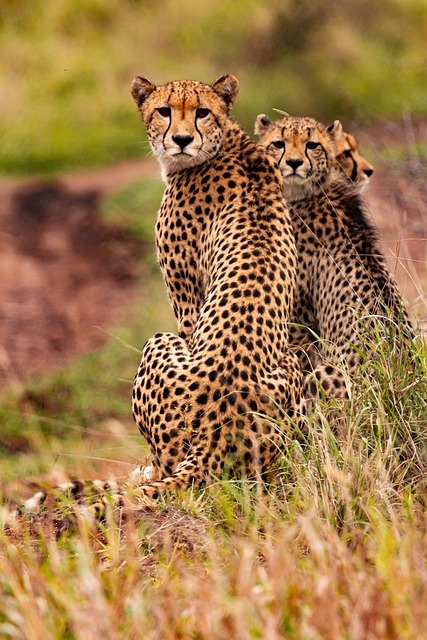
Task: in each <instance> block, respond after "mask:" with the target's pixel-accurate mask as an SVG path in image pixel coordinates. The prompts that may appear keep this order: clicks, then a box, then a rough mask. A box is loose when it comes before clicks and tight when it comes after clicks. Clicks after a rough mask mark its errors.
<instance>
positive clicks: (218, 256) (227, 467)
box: [132, 75, 302, 498]
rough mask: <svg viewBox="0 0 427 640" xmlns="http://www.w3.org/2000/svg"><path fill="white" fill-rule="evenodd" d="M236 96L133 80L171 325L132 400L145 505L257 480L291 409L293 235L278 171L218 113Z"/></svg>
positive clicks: (148, 349)
mask: <svg viewBox="0 0 427 640" xmlns="http://www.w3.org/2000/svg"><path fill="white" fill-rule="evenodd" d="M238 89H239V85H238V81H237V79H236V78H235V77H234V76H231V75H226V76H221V77H220V78H218V80H216V81H215V82H214V83H213V84H212V85H207V84H203V83H201V82H197V81H192V80H184V81H173V82H169V83H167V84H165V85H161V86H156V85H154V84H153V83H152V82H151V81H150V80H148V79H147V78H144V77H141V76H137V77H136V78H135V79H134V81H133V83H132V95H133V98H134V100H135V102H136V104H137V107H138V109H139V111H140V113H141V115H142V119H143V122H144V124H145V127H146V130H147V134H148V140H149V143H150V145H151V148H152V151H153V154H154V156H155V157H156V158H157V160H158V161H159V164H160V167H161V171H162V176H163V179H164V181H165V183H166V188H165V193H164V196H163V200H162V204H161V207H160V210H159V213H158V218H157V223H156V244H157V254H158V261H159V265H160V268H161V271H162V274H163V277H164V281H165V283H166V288H167V292H168V296H169V299H170V302H171V305H172V308H173V311H174V313H175V316H176V320H177V324H178V335H174V334H172V333H157V334H156V335H154V336H153V337H152V338H151V339H149V340H148V342H147V343H146V345H145V347H144V349H143V351H142V356H141V363H140V366H139V369H138V372H137V374H136V377H135V383H134V388H133V394H132V403H133V416H134V419H135V421H136V423H137V425H138V427H139V430H140V432H141V434H142V435H143V436H144V438H145V439H146V440H147V442H148V444H149V447H150V449H151V453H152V456H153V473H152V479H151V481H150V482H149V483H147V484H143V485H142V487H141V490H142V492H143V493H144V495H148V496H149V497H152V498H156V497H158V496H159V495H163V494H164V493H165V492H166V491H168V490H170V489H176V488H187V487H189V486H199V485H201V484H202V483H206V482H209V481H210V480H212V478H220V477H222V476H224V474H227V475H232V476H234V475H244V476H247V477H255V478H259V477H265V474H266V473H267V472H268V471H269V469H270V468H271V466H272V465H273V464H274V462H275V461H276V459H277V458H278V456H279V454H280V452H281V450H282V447H283V442H284V440H285V439H286V437H287V435H289V433H291V432H290V429H291V428H292V422H293V418H294V416H296V415H297V413H298V407H299V402H300V392H301V379H302V374H301V370H300V366H299V361H298V358H297V357H296V355H295V354H294V353H293V351H292V350H290V349H288V334H289V330H288V320H289V318H290V312H291V309H292V307H293V297H294V288H295V282H296V249H295V242H294V236H293V232H292V226H291V221H290V217H289V211H288V208H287V206H286V203H285V200H284V197H283V191H282V186H283V180H282V176H281V173H280V171H279V170H278V168H277V167H276V165H275V163H274V161H273V159H272V158H270V156H269V155H268V154H267V153H266V152H265V151H264V150H263V149H261V148H260V147H259V146H258V145H256V143H255V142H254V141H253V140H252V139H251V138H250V137H249V136H248V134H247V133H246V132H244V131H243V129H241V127H240V126H239V125H238V124H237V123H236V122H235V121H234V120H233V119H232V118H230V117H229V111H230V109H231V107H232V105H233V103H234V100H235V97H236V95H237V92H238ZM272 237H274V242H271V238H272Z"/></svg>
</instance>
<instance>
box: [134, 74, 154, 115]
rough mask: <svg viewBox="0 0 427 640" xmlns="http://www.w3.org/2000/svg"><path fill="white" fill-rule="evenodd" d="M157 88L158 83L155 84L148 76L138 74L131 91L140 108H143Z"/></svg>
mask: <svg viewBox="0 0 427 640" xmlns="http://www.w3.org/2000/svg"><path fill="white" fill-rule="evenodd" d="M155 90H156V85H154V84H153V83H152V82H151V81H150V80H148V78H144V77H143V76H136V77H135V78H134V80H133V82H132V85H131V88H130V91H131V94H132V96H133V99H134V100H135V102H136V104H137V105H138V109H141V107H142V105H143V104H144V102H145V101H146V99H147V98H148V96H149V95H150V93H153V91H155Z"/></svg>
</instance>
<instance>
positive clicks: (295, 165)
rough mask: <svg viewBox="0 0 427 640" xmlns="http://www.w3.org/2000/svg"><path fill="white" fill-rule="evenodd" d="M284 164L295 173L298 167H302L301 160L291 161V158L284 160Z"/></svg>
mask: <svg viewBox="0 0 427 640" xmlns="http://www.w3.org/2000/svg"><path fill="white" fill-rule="evenodd" d="M286 164H288V165H289V166H290V167H291V169H293V170H294V171H296V170H297V169H298V167H300V166H301V165H302V160H293V159H292V158H289V160H286Z"/></svg>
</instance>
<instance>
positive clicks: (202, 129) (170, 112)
mask: <svg viewBox="0 0 427 640" xmlns="http://www.w3.org/2000/svg"><path fill="white" fill-rule="evenodd" d="M238 90H239V84H238V82H237V79H236V78H235V77H234V76H231V75H227V76H221V77H220V78H218V80H217V81H216V82H214V83H213V84H212V85H206V84H203V83H201V82H195V81H192V80H183V81H176V82H170V83H168V84H166V85H162V86H159V87H156V86H155V85H154V84H153V83H152V82H150V80H147V78H143V77H141V76H137V77H136V78H135V79H134V81H133V83H132V89H131V91H132V95H133V98H134V100H135V102H136V103H137V105H138V109H139V110H140V112H141V114H142V118H143V121H144V124H145V126H146V129H147V134H148V139H149V142H150V145H151V148H152V150H153V153H154V155H155V157H156V158H157V160H158V161H159V163H160V165H161V167H162V169H163V171H164V173H165V174H166V175H168V174H172V173H176V172H177V171H180V170H182V169H188V168H190V167H194V166H196V165H199V164H202V163H203V162H206V161H207V160H209V159H210V158H212V157H213V156H215V154H216V153H217V152H218V151H219V149H220V147H221V143H222V140H223V135H224V130H225V127H226V122H227V119H228V113H229V110H230V108H231V106H232V104H233V102H234V99H235V97H236V95H237V92H238Z"/></svg>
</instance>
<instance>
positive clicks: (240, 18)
mask: <svg viewBox="0 0 427 640" xmlns="http://www.w3.org/2000/svg"><path fill="white" fill-rule="evenodd" d="M426 30H427V5H426V3H425V1H424V0H377V1H376V2H375V10H373V7H372V3H371V2H370V0H358V2H342V1H341V0H329V2H323V0H277V1H276V2H270V1H269V0H217V2H215V3H209V2H208V3H194V2H193V0H179V1H176V0H162V1H161V2H154V3H147V2H141V1H138V0H122V1H120V2H119V0H111V1H110V2H103V1H102V0H87V1H85V2H76V1H75V0H60V1H58V0H44V1H43V2H40V1H38V2H18V1H17V0H3V2H2V3H1V7H0V77H1V84H2V91H1V95H0V135H1V140H2V153H1V156H0V173H3V174H5V173H8V174H21V175H22V174H34V173H38V174H40V173H43V174H45V173H48V174H52V173H58V172H61V171H64V170H65V169H70V168H78V167H85V166H94V165H103V164H107V163H112V162H115V161H117V160H118V159H121V158H130V157H135V156H141V154H142V151H143V147H141V141H144V140H145V138H144V134H143V131H142V127H141V126H140V125H139V122H138V115H137V112H136V109H135V106H134V104H133V101H132V99H131V97H130V93H129V86H130V82H131V79H132V78H133V76H134V75H136V74H137V73H142V74H144V75H147V76H148V77H150V78H152V79H153V81H155V82H165V81H168V80H171V79H174V78H181V77H192V78H196V79H200V80H202V81H204V82H212V81H213V80H214V79H215V78H216V77H217V76H218V75H220V74H222V73H230V72H231V73H234V74H235V75H237V77H238V78H239V80H240V82H241V93H240V96H239V98H238V101H237V104H236V107H235V109H234V114H235V116H236V118H237V119H238V120H239V121H240V122H241V123H242V124H243V125H244V126H245V127H247V129H248V131H252V127H253V122H254V120H255V117H256V115H257V114H258V113H260V112H266V111H268V112H270V111H271V108H272V107H279V108H282V109H285V110H286V111H288V112H290V113H292V114H301V115H305V114H308V115H313V116H315V117H318V118H320V119H325V120H326V121H329V120H332V119H334V118H336V117H340V118H343V119H344V121H355V120H358V121H366V120H373V119H376V118H378V117H381V118H400V116H401V113H402V110H404V109H405V110H409V111H410V112H411V113H412V114H413V115H414V117H417V116H424V115H425V114H426V113H427V102H426V95H427V78H426V74H425V69H426V67H427V46H426V40H425V33H426Z"/></svg>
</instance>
